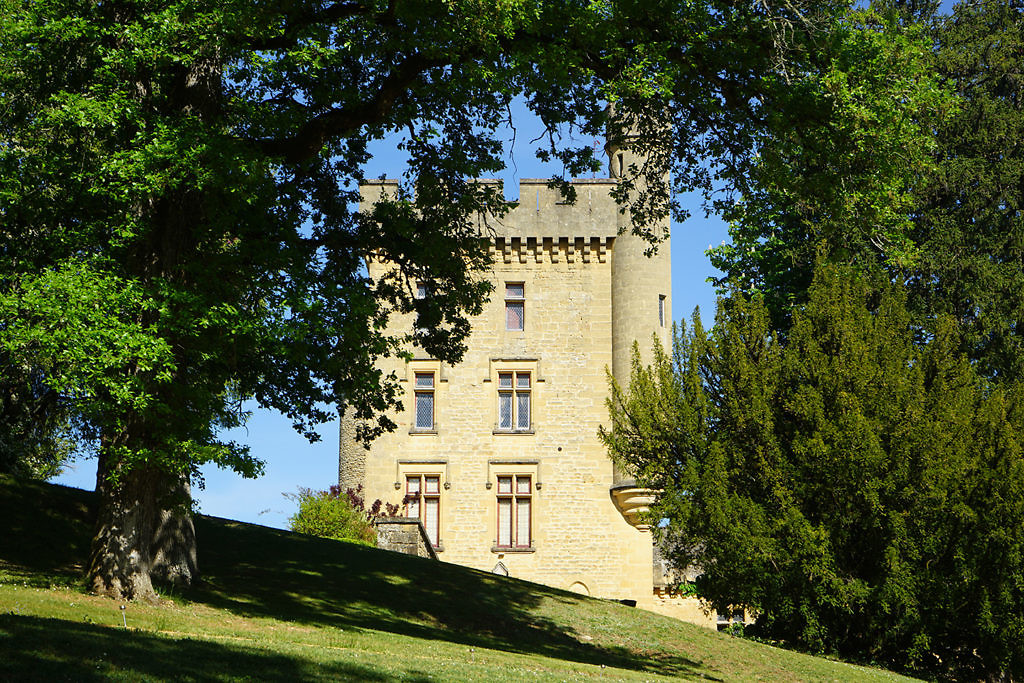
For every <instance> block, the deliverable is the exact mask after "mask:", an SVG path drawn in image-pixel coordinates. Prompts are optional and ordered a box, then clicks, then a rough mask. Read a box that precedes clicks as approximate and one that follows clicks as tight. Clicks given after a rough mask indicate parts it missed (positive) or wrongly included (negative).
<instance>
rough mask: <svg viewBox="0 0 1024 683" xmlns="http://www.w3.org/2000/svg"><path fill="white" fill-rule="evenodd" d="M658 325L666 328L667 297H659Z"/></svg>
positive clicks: (662, 295)
mask: <svg viewBox="0 0 1024 683" xmlns="http://www.w3.org/2000/svg"><path fill="white" fill-rule="evenodd" d="M658 324H659V325H661V326H662V327H665V295H664V294H661V295H660V296H658Z"/></svg>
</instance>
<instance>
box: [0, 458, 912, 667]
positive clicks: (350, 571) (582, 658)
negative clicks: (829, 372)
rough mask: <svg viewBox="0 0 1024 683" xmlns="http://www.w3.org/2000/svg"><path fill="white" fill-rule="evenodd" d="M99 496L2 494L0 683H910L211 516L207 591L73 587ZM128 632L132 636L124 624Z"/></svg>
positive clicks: (528, 587) (541, 590) (479, 575)
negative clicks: (124, 596)
mask: <svg viewBox="0 0 1024 683" xmlns="http://www.w3.org/2000/svg"><path fill="white" fill-rule="evenodd" d="M92 501H93V494H91V493H89V492H85V491H80V490H78V489H69V488H65V487H61V486H53V485H48V484H38V483H24V482H15V481H13V480H11V479H7V478H3V477H0V515H2V517H0V519H3V520H4V523H3V527H2V529H3V530H2V531H0V680H47V681H49V680H73V681H91V680H111V679H113V680H132V681H137V680H165V679H167V680H203V681H234V680H239V681H241V680H252V679H264V680H319V679H325V680H359V681H392V680H408V681H426V680H488V681H504V680H522V679H531V680H532V679H537V680H548V679H556V680H583V679H589V678H594V677H597V678H600V679H602V680H605V679H607V680H657V679H659V678H663V677H666V678H683V679H712V680H730V681H731V680H771V681H787V680H788V681H806V680H836V681H860V680H864V681H869V680H870V681H877V680H906V679H902V678H901V677H899V676H896V675H895V674H892V673H889V672H886V671H880V670H875V669H869V668H862V667H856V666H852V665H848V664H844V663H841V662H833V661H829V660H826V659H820V658H814V657H809V656H806V655H801V654H798V653H794V652H789V651H786V650H780V649H777V648H772V647H768V646H765V645H761V644H757V643H753V642H749V641H745V640H741V639H737V638H732V637H729V636H726V635H722V634H718V633H714V632H712V631H708V630H706V629H701V628H698V627H696V626H691V625H689V624H683V623H681V622H678V621H676V620H674V619H669V618H666V617H661V616H658V615H655V614H651V613H648V612H645V611H643V610H638V609H635V608H629V607H625V606H623V605H620V604H617V603H613V602H608V601H603V600H596V599H591V598H584V597H580V596H578V595H575V594H573V593H567V592H564V591H559V590H555V589H552V588H548V587H546V586H540V585H537V584H532V583H528V582H524V581H517V580H514V579H508V578H503V577H498V576H493V575H491V574H487V573H484V572H479V571H475V570H471V569H466V568H464V567H459V566H457V565H452V564H446V563H441V562H433V561H429V560H422V559H419V558H415V557H409V556H405V555H399V554H396V553H391V552H387V551H382V550H375V549H372V548H366V547H363V546H357V545H350V544H346V543H339V542H336V541H327V540H323V539H317V538H312V537H308V536H301V535H298V534H292V533H288V532H285V531H279V530H276V529H269V528H266V527H261V526H256V525H251V524H242V523H239V522H233V521H229V520H224V519H218V518H213V517H200V518H199V519H198V520H197V522H196V527H197V535H198V538H199V543H200V548H199V552H200V557H199V564H200V570H201V571H202V572H203V576H204V581H203V583H202V585H200V586H197V587H195V588H192V589H189V590H188V591H186V592H184V593H182V594H174V593H173V592H172V593H171V594H169V595H168V596H167V597H168V599H167V600H164V601H163V602H162V604H160V605H156V606H146V605H136V604H129V605H128V606H127V608H126V609H125V610H124V612H123V619H124V620H122V611H121V609H120V605H119V604H118V603H116V602H114V601H111V600H109V599H105V598H99V597H95V596H91V595H87V594H85V593H83V592H82V591H81V590H80V589H79V588H78V584H79V582H80V578H79V577H80V572H81V567H82V563H83V562H84V561H85V558H86V555H87V551H88V545H89V536H90V531H91V528H90V527H91V522H90V511H89V510H90V506H91V505H92ZM125 622H127V628H125V626H124V623H125Z"/></svg>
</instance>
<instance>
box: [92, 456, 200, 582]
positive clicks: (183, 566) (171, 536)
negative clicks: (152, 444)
mask: <svg viewBox="0 0 1024 683" xmlns="http://www.w3.org/2000/svg"><path fill="white" fill-rule="evenodd" d="M116 467H117V465H116V464H112V463H111V458H110V456H109V455H107V454H106V453H105V452H103V451H102V450H101V455H100V460H99V467H98V468H97V473H96V492H97V494H98V495H99V498H100V501H99V509H98V513H97V519H96V529H95V533H94V535H93V540H92V548H91V552H90V557H89V568H88V571H87V573H86V581H87V585H88V587H89V589H90V590H91V591H92V592H94V593H97V594H99V595H106V596H108V597H111V598H114V599H117V600H142V601H145V602H156V601H157V600H158V597H157V594H156V591H155V590H154V588H153V580H154V579H156V580H158V581H164V582H167V583H172V584H175V585H179V586H181V585H186V586H187V585H190V584H191V583H192V582H193V581H194V580H196V579H197V578H198V576H199V570H198V565H197V562H196V534H195V526H194V525H193V522H192V515H191V504H192V498H191V487H190V486H189V481H188V476H187V475H184V476H177V475H170V474H168V473H166V472H163V471H161V470H159V469H156V468H153V467H148V466H145V465H137V466H135V467H132V468H130V469H126V471H122V472H118V473H116V474H117V475H118V477H117V480H116V483H114V482H111V479H110V475H111V473H112V470H113V469H114V468H116ZM175 479H176V481H175Z"/></svg>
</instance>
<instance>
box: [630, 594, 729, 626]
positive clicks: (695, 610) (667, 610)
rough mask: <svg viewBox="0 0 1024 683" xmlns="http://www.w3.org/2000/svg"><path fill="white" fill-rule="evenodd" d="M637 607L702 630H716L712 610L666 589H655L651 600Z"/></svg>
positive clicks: (692, 599) (715, 617)
mask: <svg viewBox="0 0 1024 683" xmlns="http://www.w3.org/2000/svg"><path fill="white" fill-rule="evenodd" d="M637 606H638V607H643V608H644V609H648V610H650V611H652V612H657V613H658V614H664V615H665V616H667V617H674V618H676V619H679V620H681V621H687V622H689V623H691V624H697V625H698V626H703V627H704V628H709V629H712V630H717V629H718V618H717V615H716V613H715V611H714V610H709V609H707V608H706V607H705V606H704V605H703V604H702V603H701V601H700V600H698V599H697V598H694V597H689V596H684V595H682V594H680V593H678V592H676V591H672V590H668V589H666V588H661V587H658V588H655V589H654V591H653V594H652V596H651V599H650V600H648V601H646V602H644V603H637Z"/></svg>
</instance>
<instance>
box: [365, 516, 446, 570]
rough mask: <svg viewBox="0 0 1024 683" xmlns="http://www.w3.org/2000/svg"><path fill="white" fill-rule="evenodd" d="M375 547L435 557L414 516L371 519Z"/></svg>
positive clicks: (421, 524)
mask: <svg viewBox="0 0 1024 683" xmlns="http://www.w3.org/2000/svg"><path fill="white" fill-rule="evenodd" d="M373 526H374V528H375V529H376V531H377V547H378V548H382V549H384V550H391V551H393V552H396V553H404V554H406V555H416V556H417V557H427V558H430V559H431V560H436V559H437V551H436V550H435V549H434V546H432V545H431V544H430V539H428V538H427V530H426V529H424V528H423V523H422V522H421V521H420V520H419V519H417V518H415V517H382V518H380V519H375V520H373Z"/></svg>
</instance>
